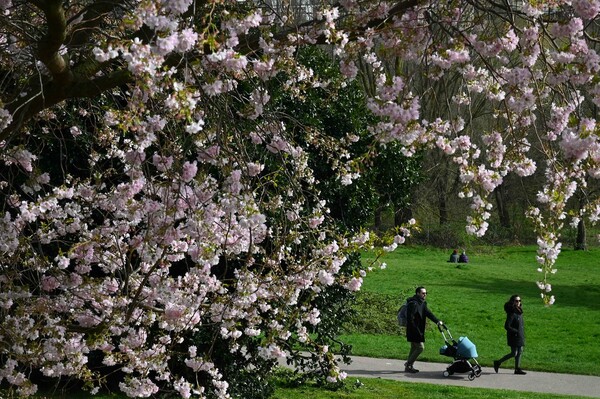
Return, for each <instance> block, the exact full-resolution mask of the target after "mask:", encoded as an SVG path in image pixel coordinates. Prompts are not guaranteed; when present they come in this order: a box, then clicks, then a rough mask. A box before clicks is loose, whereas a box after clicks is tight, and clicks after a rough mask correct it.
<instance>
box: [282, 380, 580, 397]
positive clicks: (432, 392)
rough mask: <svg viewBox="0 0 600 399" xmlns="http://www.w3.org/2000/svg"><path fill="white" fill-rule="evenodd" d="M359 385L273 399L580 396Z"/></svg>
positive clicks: (288, 392)
mask: <svg viewBox="0 0 600 399" xmlns="http://www.w3.org/2000/svg"><path fill="white" fill-rule="evenodd" d="M360 381H361V383H362V384H363V385H362V386H360V387H358V388H356V387H348V388H346V389H342V390H339V391H329V390H326V389H324V388H319V387H315V386H312V385H309V384H306V385H303V386H301V387H297V388H286V389H278V390H277V391H276V392H275V396H274V399H306V398H311V399H397V398H402V399H422V398H426V399H582V397H580V396H572V395H551V394H543V393H530V392H519V391H508V390H500V389H481V388H467V387H457V386H445V385H434V384H422V383H410V382H398V381H391V380H382V379H375V378H364V379H361V380H360Z"/></svg>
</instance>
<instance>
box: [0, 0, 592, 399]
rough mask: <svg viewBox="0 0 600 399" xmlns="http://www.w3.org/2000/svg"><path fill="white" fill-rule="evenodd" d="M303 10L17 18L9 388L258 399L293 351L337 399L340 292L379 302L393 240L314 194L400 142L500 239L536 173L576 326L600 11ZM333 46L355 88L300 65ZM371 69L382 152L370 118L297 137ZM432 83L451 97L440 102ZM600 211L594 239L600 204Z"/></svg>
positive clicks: (1, 94) (5, 345)
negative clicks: (571, 245)
mask: <svg viewBox="0 0 600 399" xmlns="http://www.w3.org/2000/svg"><path fill="white" fill-rule="evenodd" d="M297 5H298V6H301V7H302V6H306V7H305V9H304V15H305V18H306V19H305V20H303V21H302V23H297V22H298V7H287V3H276V4H275V3H273V2H266V3H265V2H260V1H258V2H254V1H247V2H239V1H225V2H222V1H220V2H214V1H206V2H193V1H192V0H183V1H181V0H177V1H175V0H142V1H94V0H80V1H69V2H63V1H57V0H45V1H44V0H40V1H25V0H12V1H11V0H5V1H1V2H0V11H1V16H0V54H1V57H0V60H1V66H0V71H1V74H2V75H1V76H2V79H1V80H0V131H1V132H0V140H2V151H1V152H0V159H1V161H2V163H3V165H4V167H3V168H2V170H1V172H0V173H1V178H2V180H1V181H0V189H1V190H2V199H3V205H2V206H3V210H4V214H3V215H2V219H1V221H0V234H1V236H0V251H1V252H2V261H1V263H0V269H1V271H2V272H1V273H2V274H1V276H0V287H1V291H0V293H1V296H0V313H1V317H0V336H1V337H2V339H1V340H0V378H1V379H2V380H3V381H4V380H6V381H7V382H8V383H9V384H11V385H12V386H14V387H15V388H16V389H18V390H19V393H20V394H22V395H28V394H32V393H33V392H34V391H35V390H36V387H35V385H34V384H33V383H32V381H31V377H35V373H34V372H33V371H34V370H35V371H36V372H38V371H39V372H40V373H41V375H42V376H44V377H45V378H51V379H55V380H59V381H64V380H65V379H67V378H75V379H78V380H80V381H82V382H83V383H85V384H86V387H87V388H89V389H90V390H91V391H93V392H95V391H97V390H98V389H100V388H101V387H103V386H104V385H105V384H106V382H107V380H106V378H105V377H106V371H108V372H110V373H121V374H120V376H121V378H120V381H119V389H120V390H122V391H123V392H125V393H127V394H128V395H130V396H149V395H152V394H154V393H156V392H158V391H165V392H172V393H174V394H176V395H179V396H182V397H191V396H197V397H228V396H229V395H230V393H233V394H235V395H242V396H243V395H244V394H242V392H246V391H243V390H247V391H248V393H249V394H248V395H247V396H252V395H261V393H260V392H266V391H265V390H264V389H262V388H263V387H264V386H263V384H262V383H261V381H262V380H261V377H262V376H263V375H268V373H269V372H270V371H271V369H272V368H273V366H274V364H275V359H276V358H277V357H280V356H284V355H287V353H286V349H288V348H302V349H306V350H307V351H309V353H310V354H311V357H312V359H311V360H312V362H313V363H314V364H317V365H318V366H319V368H320V369H321V370H324V372H323V374H322V378H323V380H325V381H328V382H330V383H334V384H336V383H339V381H341V380H343V378H344V374H343V373H342V372H340V370H339V367H338V366H337V364H336V361H335V359H334V356H333V355H332V353H331V351H330V348H329V346H328V345H327V344H326V343H325V341H320V340H318V339H317V340H315V339H314V337H315V335H313V334H311V333H317V334H318V329H319V325H320V324H321V323H323V324H324V325H325V326H326V325H327V323H330V322H331V320H330V319H328V318H327V317H328V316H329V315H331V314H332V313H327V312H328V311H329V309H324V308H326V307H327V304H329V303H330V300H329V299H328V298H327V297H328V295H330V293H331V292H332V291H335V290H337V289H339V290H340V291H341V290H348V291H356V290H358V289H359V288H360V285H361V282H362V278H363V277H364V275H365V274H366V273H367V271H368V269H369V267H370V265H364V266H363V265H359V264H358V262H356V261H355V260H354V259H350V257H351V256H352V254H354V253H355V251H356V250H358V249H360V248H370V247H371V245H373V237H372V236H371V235H369V234H368V233H365V232H363V231H358V230H357V231H356V232H353V233H355V234H348V235H347V234H345V233H346V232H342V231H340V229H339V225H338V224H337V223H336V222H335V221H334V220H332V218H330V217H329V215H330V214H331V213H333V210H332V209H333V207H332V205H331V204H328V203H327V201H326V200H324V198H323V196H324V193H323V192H320V191H319V189H320V188H322V187H319V186H318V184H317V183H319V184H325V183H326V182H329V181H330V180H329V178H330V176H335V177H336V179H339V182H340V183H341V184H342V185H343V186H346V187H347V186H350V185H351V184H352V183H353V182H355V181H359V177H360V176H361V173H365V171H366V170H367V168H368V167H369V166H370V165H371V164H369V162H370V161H371V160H372V159H373V158H372V157H371V156H370V153H369V151H374V149H377V148H378V146H379V145H380V144H385V145H390V143H395V145H398V148H399V149H401V152H402V154H403V155H405V156H413V155H415V154H421V153H424V152H426V151H440V153H443V154H446V155H448V156H449V157H450V159H451V160H452V162H453V163H454V165H456V168H457V176H458V177H459V181H460V183H461V186H462V187H461V190H460V192H459V196H460V197H461V198H462V199H464V200H465V201H466V202H467V203H468V205H469V208H470V213H469V214H468V215H467V219H466V221H467V226H466V229H467V232H468V233H470V234H473V235H475V236H477V237H481V236H483V235H484V234H485V233H486V232H487V230H488V228H489V222H490V220H491V213H492V210H493V197H492V195H493V192H494V190H496V189H497V188H498V187H499V186H500V185H502V184H503V183H504V181H505V178H506V176H508V175H509V174H510V173H515V174H516V175H517V176H519V177H528V176H532V175H534V174H535V173H538V176H535V177H536V178H539V179H542V181H543V183H542V184H541V188H540V190H538V193H537V195H536V201H537V202H536V206H532V207H530V208H529V209H528V210H527V216H528V217H529V220H530V221H531V223H532V226H533V228H534V229H535V232H536V235H537V242H538V245H539V251H538V258H537V260H538V262H539V264H540V267H539V270H540V272H541V276H542V277H540V279H539V281H538V285H539V287H540V290H541V296H542V300H543V301H544V303H546V304H552V303H553V302H554V297H553V296H552V295H551V285H550V283H549V277H550V276H551V274H552V273H553V272H554V271H555V269H554V263H555V261H556V257H557V256H558V254H559V253H560V250H561V245H562V244H561V234H562V232H563V231H564V228H565V225H564V223H565V220H567V217H568V211H569V210H570V209H572V208H570V206H572V205H571V202H570V201H572V200H573V195H574V193H576V192H577V189H578V188H581V187H585V184H586V179H587V178H594V179H595V178H597V177H599V176H600V173H598V171H599V170H600V169H599V168H598V161H600V142H599V140H598V131H599V129H598V125H597V121H596V119H595V115H594V114H593V113H591V112H589V110H590V109H592V108H593V107H592V106H591V104H597V103H598V102H600V97H599V96H598V93H600V90H599V88H600V86H599V84H600V81H599V80H598V79H597V72H598V70H600V57H599V56H598V54H597V52H596V50H595V46H596V43H597V40H596V35H595V30H594V25H595V22H596V19H597V18H598V10H600V5H599V4H598V3H597V2H596V1H588V0H585V1H584V0H576V1H575V0H574V1H566V0H565V1H554V0H553V1H548V2H545V1H536V2H522V3H521V2H518V3H511V2H488V1H471V0H469V1H466V0H464V1H462V0H452V1H448V2H427V1H421V0H405V1H396V2H379V1H378V2H361V3H360V4H358V3H353V2H344V3H342V4H340V5H330V4H327V3H325V4H323V5H319V7H318V8H317V7H314V6H313V3H306V4H301V3H297ZM440 38H441V39H443V40H438V39H440ZM315 46H324V47H325V48H326V49H327V51H328V52H329V53H330V54H331V55H332V59H333V60H335V62H336V64H337V65H339V69H340V71H341V73H342V78H341V79H331V76H330V75H328V74H327V73H324V74H323V75H322V76H319V74H315V69H316V68H315V69H313V68H311V67H309V66H307V64H306V63H303V62H302V54H303V53H302V50H303V49H304V48H311V47H315ZM390 59H398V60H401V61H402V62H401V63H400V65H402V68H393V69H391V70H390V69H389V68H388V64H387V62H388V61H389V60H390ZM360 62H364V63H365V64H366V68H365V71H366V72H364V73H368V74H369V76H371V77H372V81H373V82H374V83H375V84H374V85H373V87H372V90H370V91H366V92H365V95H366V108H367V109H368V111H369V113H370V115H369V119H368V122H369V126H368V127H367V128H366V132H368V136H367V137H364V139H365V141H363V142H360V141H359V142H356V137H355V135H354V132H353V133H351V132H350V131H346V129H352V128H354V127H356V126H359V125H360V124H359V125H355V124H354V122H355V121H356V119H355V117H356V116H357V115H352V114H351V113H350V115H351V118H348V119H349V120H348V121H341V120H340V118H339V114H338V115H337V116H336V115H335V113H334V116H335V118H333V119H332V120H331V121H330V122H332V123H329V122H328V123H324V122H323V121H322V120H321V119H320V118H312V116H311V115H310V112H306V114H305V115H303V118H302V119H299V118H295V117H294V114H293V111H291V110H290V106H289V104H298V105H300V104H302V106H301V108H300V109H302V110H304V111H310V110H311V104H310V102H311V101H314V102H315V103H317V104H318V103H319V102H318V98H317V97H315V95H316V93H326V94H327V96H326V98H329V99H336V100H337V99H338V98H341V99H344V97H343V96H342V97H338V96H337V93H342V92H343V89H344V88H345V87H347V86H348V85H349V84H350V83H351V82H352V81H353V80H355V79H359V78H362V76H361V73H362V72H361V68H359V66H358V65H359V63H360ZM390 71H392V72H391V73H390ZM417 71H420V72H419V73H424V75H423V76H421V77H420V79H419V80H415V79H413V78H414V77H415V76H417V75H416V72H417ZM446 78H447V79H446ZM422 81H430V82H440V83H441V84H442V86H444V85H446V84H453V85H454V86H453V88H452V90H446V91H442V90H440V91H439V92H437V94H439V96H440V98H439V99H436V101H435V102H432V103H429V101H430V100H431V96H432V95H433V94H432V91H427V90H425V91H423V90H421V89H423V87H429V86H423V85H422ZM314 89H316V90H315V91H312V90H314ZM321 89H326V90H325V91H320V90H321ZM284 93H285V94H284ZM451 93H452V94H451ZM284 98H285V99H286V100H285V102H286V103H287V104H288V106H284V105H283V102H284V101H283V99H284ZM345 98H346V99H348V100H349V101H348V104H356V103H354V102H353V101H354V100H356V98H354V99H353V100H352V98H351V96H348V94H346V97H345ZM350 100H352V101H350ZM481 102H483V103H484V106H483V108H482V109H485V110H486V111H488V112H489V113H490V116H489V119H486V123H481V124H477V125H475V124H474V123H473V122H474V120H471V119H469V118H466V117H465V115H471V114H474V112H475V111H476V110H477V109H479V104H480V103H481ZM432 104H445V105H446V108H445V109H438V107H436V106H433V105H432ZM327 105H328V106H329V104H327ZM336 120H337V121H336ZM490 120H492V121H493V122H494V123H488V122H490ZM309 121H311V124H309V123H308V122H309ZM313 122H314V123H313ZM333 122H335V123H333ZM342 122H349V123H347V124H346V123H344V124H342ZM361 123H362V122H361ZM336 124H339V126H344V128H342V129H331V130H328V128H329V127H331V126H334V125H336ZM366 139H369V140H372V143H369V142H367V141H368V140H366ZM356 144H358V145H356ZM365 150H366V151H367V153H366V154H364V153H362V152H363V151H365ZM538 167H540V168H539V170H538ZM319 179H321V180H319ZM331 187H334V188H337V187H335V186H334V185H332V186H331ZM326 189H327V190H328V191H330V188H329V187H327V188H326ZM331 191H333V190H331ZM367 196H368V198H371V196H370V193H367ZM343 197H344V196H337V195H334V196H333V197H331V198H329V199H330V200H335V199H337V198H343ZM345 198H352V195H348V196H346V197H345ZM355 198H356V197H355ZM583 213H584V214H579V217H580V218H584V217H587V218H588V220H589V221H595V220H597V219H598V214H600V206H598V201H597V200H596V199H594V198H590V202H589V203H588V204H587V205H586V207H585V208H584V212H583ZM408 233H409V231H408V230H404V229H399V234H397V235H395V236H391V237H386V239H387V240H386V242H384V243H383V245H384V248H385V249H386V250H393V249H394V248H395V247H396V246H397V245H398V244H401V243H402V242H403V241H404V239H405V235H406V234H408ZM354 265H356V266H354ZM332 297H333V296H332ZM332 297H330V298H332ZM325 328H327V327H325ZM292 352H293V351H292ZM290 361H291V362H302V361H303V359H299V358H297V356H295V353H292V355H291V357H290ZM236 373H237V374H236ZM252 373H256V374H255V376H254V377H253V376H252ZM238 376H240V377H238ZM244 377H248V378H249V379H248V380H246V381H247V382H248V384H245V383H244V381H243V378H244Z"/></svg>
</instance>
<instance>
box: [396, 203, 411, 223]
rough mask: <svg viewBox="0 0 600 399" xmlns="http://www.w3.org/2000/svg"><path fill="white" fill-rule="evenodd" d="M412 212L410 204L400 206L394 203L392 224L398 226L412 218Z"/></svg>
mask: <svg viewBox="0 0 600 399" xmlns="http://www.w3.org/2000/svg"><path fill="white" fill-rule="evenodd" d="M412 217H413V213H412V209H411V207H410V206H401V205H397V204H394V226H400V225H402V223H405V222H406V221H408V220H410V219H412Z"/></svg>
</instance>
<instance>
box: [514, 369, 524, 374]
mask: <svg viewBox="0 0 600 399" xmlns="http://www.w3.org/2000/svg"><path fill="white" fill-rule="evenodd" d="M515 374H520V375H525V374H527V373H526V372H524V371H523V370H521V369H516V370H515Z"/></svg>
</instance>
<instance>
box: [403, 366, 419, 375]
mask: <svg viewBox="0 0 600 399" xmlns="http://www.w3.org/2000/svg"><path fill="white" fill-rule="evenodd" d="M404 372H406V373H412V374H415V373H418V372H419V370H417V369H416V368H414V367H413V366H406V367H404Z"/></svg>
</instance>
